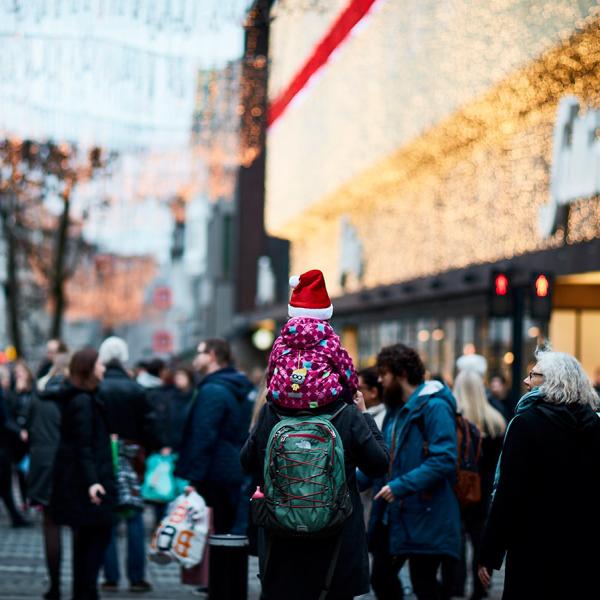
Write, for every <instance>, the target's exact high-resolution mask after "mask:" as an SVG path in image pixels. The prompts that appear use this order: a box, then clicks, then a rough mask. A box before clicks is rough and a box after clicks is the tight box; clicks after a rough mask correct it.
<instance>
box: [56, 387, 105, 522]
mask: <svg viewBox="0 0 600 600" xmlns="http://www.w3.org/2000/svg"><path fill="white" fill-rule="evenodd" d="M94 483H100V484H102V486H103V487H104V489H105V490H106V496H105V497H104V498H103V500H102V504H101V505H100V506H95V505H93V504H92V503H91V501H90V499H89V495H88V490H89V487H90V486H91V485H92V484H94ZM115 505H116V489H115V479H114V472H113V463H112V453H111V447H110V435H109V429H108V419H107V411H106V407H105V406H104V404H103V402H102V400H101V398H100V396H99V394H97V393H95V392H89V391H85V390H81V389H78V388H76V387H74V386H72V385H71V384H70V383H69V382H67V384H66V386H65V388H64V390H63V393H62V394H61V440H60V445H59V447H58V450H57V452H56V457H55V461H54V471H53V481H52V495H51V500H50V510H51V512H52V514H53V516H54V519H55V520H56V522H57V523H61V524H66V525H72V526H81V525H107V526H109V525H111V524H112V523H113V510H114V508H115Z"/></svg>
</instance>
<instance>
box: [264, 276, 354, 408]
mask: <svg viewBox="0 0 600 600" xmlns="http://www.w3.org/2000/svg"><path fill="white" fill-rule="evenodd" d="M290 286H291V287H292V295H291V298H290V301H289V304H288V315H289V317H290V318H289V320H288V321H287V322H286V323H285V325H284V326H283V327H282V328H281V333H280V334H279V336H278V337H277V339H276V340H275V342H274V344H273V348H272V350H271V354H270V355H269V364H268V367H267V389H268V394H269V398H270V399H271V400H272V401H273V403H274V404H276V405H278V406H284V407H286V408H298V409H308V408H317V407H318V406H321V405H324V404H329V403H330V402H331V400H332V399H334V398H335V397H336V396H344V398H345V400H346V401H347V402H349V403H352V401H353V398H354V394H355V393H356V391H357V390H358V376H357V374H356V370H355V369H354V365H353V363H352V359H351V358H350V356H349V355H348V352H347V351H346V349H345V348H343V347H342V346H341V344H340V339H339V337H338V336H337V334H336V333H335V331H334V330H333V328H332V327H331V325H330V324H329V322H328V321H329V319H331V316H332V314H333V305H332V304H331V300H330V299H329V294H328V293H327V288H326V286H325V279H324V277H323V273H321V271H319V270H318V269H313V270H311V271H307V272H306V273H303V274H302V275H300V276H299V277H298V276H294V277H290Z"/></svg>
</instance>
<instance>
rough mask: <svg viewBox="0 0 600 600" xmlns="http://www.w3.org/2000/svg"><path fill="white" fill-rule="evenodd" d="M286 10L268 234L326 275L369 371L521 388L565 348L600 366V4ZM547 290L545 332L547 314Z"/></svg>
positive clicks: (273, 87)
mask: <svg viewBox="0 0 600 600" xmlns="http://www.w3.org/2000/svg"><path fill="white" fill-rule="evenodd" d="M274 11H275V14H274V20H273V23H272V25H271V48H270V56H271V71H270V87H269V96H270V100H271V114H270V128H269V131H268V136H267V149H268V154H267V157H268V161H267V179H266V182H267V183H266V206H265V222H266V228H267V231H268V232H269V233H270V234H272V235H277V236H279V237H283V238H287V239H289V240H290V243H291V271H292V272H295V273H299V272H302V271H304V270H306V269H308V268H315V267H319V268H321V269H322V270H323V271H324V273H325V275H326V277H327V281H328V285H329V287H330V292H331V293H332V295H333V296H335V297H336V298H335V299H334V305H335V306H336V313H335V317H334V318H335V319H336V321H337V323H338V325H339V327H340V329H341V330H342V331H343V333H344V337H345V342H346V343H347V345H348V346H349V347H350V348H351V349H352V350H353V352H354V355H355V358H356V359H357V360H358V362H359V363H360V364H368V363H370V362H372V361H373V359H374V356H375V354H376V352H377V350H378V349H379V348H380V347H381V346H382V345H384V344H386V343H391V342H394V341H404V342H407V343H409V344H411V345H415V346H417V347H418V348H419V350H420V351H421V352H422V354H423V355H424V358H425V359H426V361H427V363H428V365H429V368H430V370H432V371H435V372H440V373H442V374H443V375H444V376H445V377H446V378H448V379H451V378H452V376H453V369H454V363H455V359H456V357H457V356H459V355H460V354H462V353H465V352H466V353H469V352H475V351H476V352H481V353H483V354H485V355H486V356H487V357H488V360H489V362H490V367H491V369H494V370H499V371H505V372H507V373H508V374H510V372H511V371H512V372H513V373H519V372H523V371H524V370H525V368H526V366H527V363H528V362H529V361H530V360H531V358H532V350H533V348H534V347H535V344H536V343H537V341H539V339H540V338H541V337H549V338H550V339H551V341H552V343H553V345H554V347H555V348H557V349H559V350H565V351H568V352H572V353H573V354H575V355H576V356H578V358H580V360H581V361H582V363H583V365H584V367H585V368H586V369H587V370H588V372H590V373H591V372H592V371H593V370H594V369H595V367H596V366H598V365H600V351H599V350H598V346H597V344H596V343H595V340H596V339H597V338H598V336H600V202H599V196H598V195H599V194H600V135H599V132H600V112H598V111H599V110H600V92H599V90H600V29H599V25H600V8H599V7H597V6H596V3H594V2H561V1H558V0H545V1H544V2H543V3H539V2H530V1H524V0H522V1H519V2H514V1H510V2H509V1H502V0H501V1H499V2H494V3H491V4H490V3H483V4H479V5H473V3H471V2H467V1H466V0H465V1H458V2H454V3H452V4H451V5H449V4H447V3H438V2H434V1H432V0H425V1H419V2H417V1H410V2H406V3H397V2H392V1H390V0H379V1H377V2H365V1H361V0H348V1H342V0H340V1H339V2H332V3H330V4H328V6H327V8H324V9H322V10H320V11H312V12H310V11H307V12H306V13H304V14H303V15H300V16H299V15H298V14H292V12H291V11H286V10H285V8H284V7H282V9H281V11H279V12H277V7H276V8H275V9H274ZM309 25H310V31H311V32H312V33H311V34H310V35H303V33H304V31H305V30H307V29H308V28H309ZM498 269H500V270H503V271H506V272H509V273H510V274H511V283H512V284H514V285H515V286H516V288H518V289H519V290H520V292H519V293H520V294H521V295H522V297H523V315H522V316H523V318H522V319H520V322H521V327H520V328H519V329H518V330H515V329H514V327H513V326H512V325H511V319H510V318H493V317H490V310H489V308H490V307H489V293H490V281H491V274H492V272H493V271H495V270H498ZM539 272H542V273H548V275H549V277H550V278H551V279H552V312H551V318H550V320H549V322H547V321H546V319H536V318H534V317H533V316H532V314H531V313H532V311H531V306H530V302H529V297H528V292H527V289H528V286H529V284H530V281H531V277H532V275H533V274H534V273H539ZM515 331H516V333H515ZM515 335H518V336H519V337H522V339H521V340H520V343H517V344H515V343H514V342H515V340H513V338H514V336H515ZM516 347H518V349H519V351H518V352H515V348H516ZM515 355H516V356H515ZM515 360H517V361H518V362H519V364H518V365H517V368H515V366H514V363H515ZM521 363H522V364H521Z"/></svg>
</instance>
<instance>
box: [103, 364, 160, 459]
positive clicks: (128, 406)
mask: <svg viewBox="0 0 600 600" xmlns="http://www.w3.org/2000/svg"><path fill="white" fill-rule="evenodd" d="M98 394H99V398H100V400H101V402H102V403H103V404H104V406H105V407H106V417H107V419H108V429H109V432H110V433H116V434H117V435H118V436H119V438H120V439H122V440H127V441H129V442H133V443H136V444H140V445H142V446H144V447H145V448H146V450H148V451H153V450H158V449H159V448H162V447H164V446H166V443H165V440H163V439H161V438H160V436H159V432H158V427H157V423H156V414H155V412H154V409H153V407H152V404H151V403H150V402H149V401H148V398H147V396H146V391H145V390H144V388H142V387H141V386H140V385H138V384H137V383H136V382H135V381H133V379H131V377H129V375H128V374H127V372H126V371H125V369H124V368H123V367H122V366H121V365H119V364H115V363H109V364H108V365H107V367H106V372H105V373H104V379H103V380H102V383H101V384H100V387H99V389H98Z"/></svg>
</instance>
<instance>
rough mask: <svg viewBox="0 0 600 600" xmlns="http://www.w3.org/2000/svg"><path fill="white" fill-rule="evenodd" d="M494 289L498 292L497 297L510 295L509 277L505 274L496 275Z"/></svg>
mask: <svg viewBox="0 0 600 600" xmlns="http://www.w3.org/2000/svg"><path fill="white" fill-rule="evenodd" d="M494 289H495V290H496V296H506V294H508V277H507V276H506V275H505V274H504V273H499V274H498V275H496V279H495V280H494Z"/></svg>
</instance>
